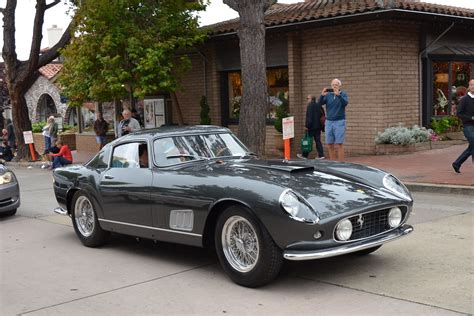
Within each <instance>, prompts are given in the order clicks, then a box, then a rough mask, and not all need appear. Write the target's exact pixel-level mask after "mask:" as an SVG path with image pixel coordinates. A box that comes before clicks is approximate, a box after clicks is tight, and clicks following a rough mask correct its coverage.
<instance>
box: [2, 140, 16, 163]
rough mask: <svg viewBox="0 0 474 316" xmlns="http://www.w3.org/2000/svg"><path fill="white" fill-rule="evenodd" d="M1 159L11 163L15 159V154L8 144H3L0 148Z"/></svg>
mask: <svg viewBox="0 0 474 316" xmlns="http://www.w3.org/2000/svg"><path fill="white" fill-rule="evenodd" d="M0 159H3V160H5V161H11V160H12V159H13V152H12V150H11V148H10V146H8V143H7V142H3V143H2V145H1V146H0Z"/></svg>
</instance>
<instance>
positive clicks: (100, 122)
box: [94, 112, 109, 150]
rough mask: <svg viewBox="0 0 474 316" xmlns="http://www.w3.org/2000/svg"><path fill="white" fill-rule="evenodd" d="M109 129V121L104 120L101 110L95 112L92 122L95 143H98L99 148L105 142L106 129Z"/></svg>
mask: <svg viewBox="0 0 474 316" xmlns="http://www.w3.org/2000/svg"><path fill="white" fill-rule="evenodd" d="M108 129H109V123H107V121H106V120H104V117H103V116H102V113H101V112H97V120H96V121H95V122H94V132H95V138H96V141H97V144H99V150H101V149H102V147H104V145H105V143H107V130H108Z"/></svg>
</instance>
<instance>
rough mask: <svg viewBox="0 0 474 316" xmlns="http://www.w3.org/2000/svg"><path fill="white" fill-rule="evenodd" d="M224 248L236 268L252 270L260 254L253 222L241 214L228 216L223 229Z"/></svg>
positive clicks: (229, 260) (244, 270) (241, 270)
mask: <svg viewBox="0 0 474 316" xmlns="http://www.w3.org/2000/svg"><path fill="white" fill-rule="evenodd" d="M222 249H223V250H224V255H225V257H226V259H227V262H229V264H230V265H231V266H232V267H233V268H234V269H235V270H237V271H239V272H248V271H250V270H252V269H253V268H254V267H255V265H256V264H257V262H258V258H259V254H260V251H259V250H260V249H259V246H258V237H257V233H256V232H255V229H254V228H253V226H252V224H250V222H249V221H247V220H246V219H245V218H243V217H240V216H232V217H230V218H228V219H227V221H226V222H225V224H224V227H223V229H222Z"/></svg>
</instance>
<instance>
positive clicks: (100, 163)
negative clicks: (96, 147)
mask: <svg viewBox="0 0 474 316" xmlns="http://www.w3.org/2000/svg"><path fill="white" fill-rule="evenodd" d="M109 157H110V150H103V151H101V152H99V153H98V154H97V155H95V157H94V158H92V159H91V160H90V161H89V163H88V164H87V166H88V167H91V168H95V169H105V168H107V167H108V166H109Z"/></svg>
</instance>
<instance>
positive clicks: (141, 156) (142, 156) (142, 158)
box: [138, 144, 148, 168]
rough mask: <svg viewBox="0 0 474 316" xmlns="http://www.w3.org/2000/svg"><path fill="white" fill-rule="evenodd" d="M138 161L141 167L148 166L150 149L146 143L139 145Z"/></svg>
mask: <svg viewBox="0 0 474 316" xmlns="http://www.w3.org/2000/svg"><path fill="white" fill-rule="evenodd" d="M138 161H139V164H140V168H148V149H147V147H146V144H140V145H139V146H138Z"/></svg>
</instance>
